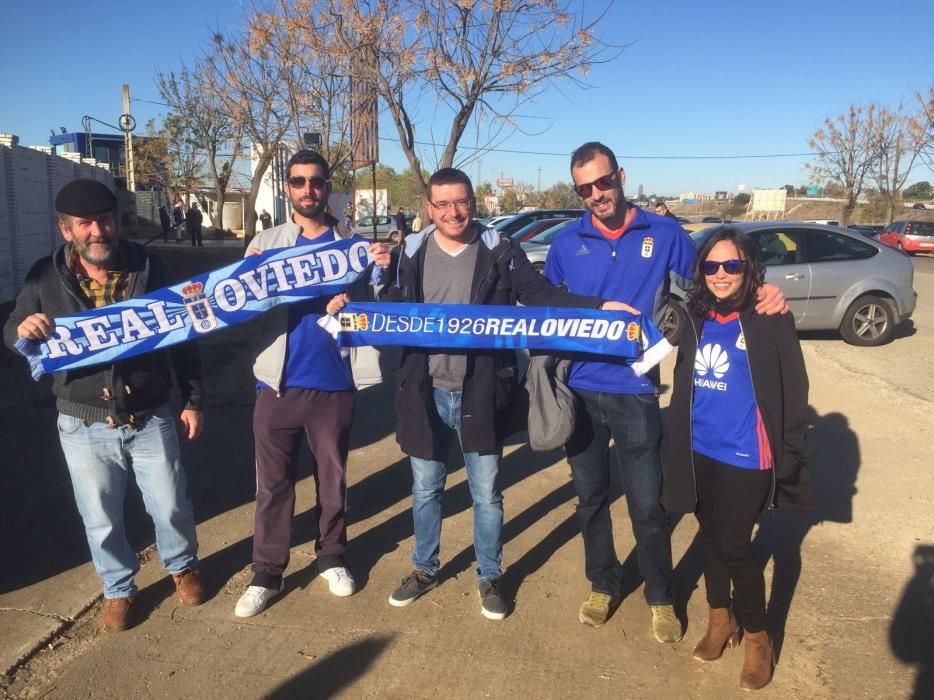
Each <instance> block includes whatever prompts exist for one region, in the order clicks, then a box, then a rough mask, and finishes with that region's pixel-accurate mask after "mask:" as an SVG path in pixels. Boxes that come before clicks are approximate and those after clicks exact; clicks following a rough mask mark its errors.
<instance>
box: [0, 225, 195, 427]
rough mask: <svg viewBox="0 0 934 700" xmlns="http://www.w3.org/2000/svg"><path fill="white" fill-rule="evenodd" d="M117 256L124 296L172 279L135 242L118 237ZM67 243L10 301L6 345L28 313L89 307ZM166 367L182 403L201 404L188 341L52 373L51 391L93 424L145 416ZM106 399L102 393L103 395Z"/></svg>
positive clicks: (156, 399) (161, 390) (163, 397)
mask: <svg viewBox="0 0 934 700" xmlns="http://www.w3.org/2000/svg"><path fill="white" fill-rule="evenodd" d="M119 245H120V255H121V257H122V259H123V261H124V265H125V268H126V269H127V270H128V271H129V280H128V285H127V298H129V297H133V296H137V295H140V294H144V293H145V292H149V291H152V290H154V289H159V288H161V287H166V286H168V285H170V284H171V283H172V281H171V280H170V279H169V272H168V268H167V267H166V265H165V263H164V262H163V261H162V259H161V258H159V257H157V256H155V255H153V254H152V253H150V252H149V251H148V250H147V249H146V248H145V247H143V246H141V245H139V244H138V243H133V242H130V241H123V240H121V241H120V243H119ZM69 249H70V246H69V245H67V244H66V245H62V246H59V247H58V248H57V249H56V250H55V251H54V252H53V253H52V255H51V256H50V257H47V258H42V259H41V260H39V261H38V262H36V263H35V265H33V267H32V269H31V270H30V271H29V274H28V275H27V276H26V282H25V284H24V286H23V289H22V291H21V292H20V293H19V296H17V297H16V306H15V308H14V309H13V312H12V313H11V314H10V318H9V319H8V320H7V322H6V325H5V326H4V327H3V341H4V343H6V345H7V347H9V348H10V349H11V350H12V349H13V345H14V343H15V342H16V340H17V334H16V328H17V326H19V324H20V323H22V321H23V319H25V318H26V317H27V316H29V315H31V314H34V313H39V312H41V313H44V314H46V315H47V316H48V317H49V318H50V319H52V320H53V322H54V319H55V317H57V316H66V315H68V314H74V313H79V312H81V311H84V310H86V309H89V308H91V307H90V304H89V303H88V301H87V298H86V297H85V296H84V293H83V292H82V291H81V288H80V286H79V285H78V278H77V277H76V276H75V274H74V273H73V272H72V271H71V270H69V269H68V266H67V265H66V264H65V261H66V260H67V257H66V256H67V255H68V252H69ZM172 369H174V370H175V376H176V380H177V382H178V387H179V391H180V393H181V398H182V402H183V404H184V407H185V408H193V409H200V408H201V394H202V384H201V356H200V354H199V353H198V346H197V344H196V343H194V342H188V343H183V344H181V345H175V346H173V347H171V348H169V349H168V350H160V351H155V352H150V353H146V354H144V355H137V356H136V357H131V358H128V359H126V360H121V361H119V362H115V363H113V364H108V365H94V366H92V367H86V368H83V369H75V370H68V371H65V372H57V373H55V374H53V375H52V377H53V378H52V391H53V393H54V394H55V396H56V398H57V401H56V406H57V408H58V410H59V411H60V412H61V413H65V414H67V415H72V416H77V417H78V418H81V419H83V420H86V421H89V422H93V423H103V422H107V418H108V417H110V418H111V419H112V420H113V421H114V422H115V423H118V424H124V423H128V422H130V416H131V415H133V416H134V420H137V419H140V418H143V417H145V415H146V414H147V413H148V412H150V411H151V410H153V409H155V408H157V407H158V406H160V405H161V404H162V403H164V402H165V401H167V400H168V398H169V389H170V387H171V382H172ZM108 396H109V397H110V398H105V397H108Z"/></svg>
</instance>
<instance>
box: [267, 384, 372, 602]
mask: <svg viewBox="0 0 934 700" xmlns="http://www.w3.org/2000/svg"><path fill="white" fill-rule="evenodd" d="M353 406H354V394H353V392H352V391H332V392H328V391H315V390H314V389H284V390H283V391H282V392H281V395H280V396H276V392H274V391H273V390H272V389H269V388H265V387H264V388H262V389H260V390H259V391H258V392H257V393H256V406H255V408H254V409H253V438H254V442H255V444H256V520H255V531H254V534H253V574H254V575H253V584H254V585H257V586H265V587H266V588H275V587H277V586H278V582H279V580H280V577H281V576H282V572H283V571H285V568H286V566H288V563H289V548H290V547H291V544H292V517H293V515H294V514H295V478H296V473H295V472H296V461H297V458H298V451H299V447H300V445H301V440H302V439H304V440H306V441H307V442H308V447H309V448H310V449H311V454H312V456H313V457H314V479H315V495H316V496H317V504H316V505H315V516H316V519H317V521H318V540H317V542H315V552H316V553H317V555H318V567H319V570H322V571H323V570H324V569H328V568H330V567H332V566H343V555H344V550H345V549H346V548H347V522H346V515H345V508H346V501H347V452H348V450H349V448H350V424H351V420H352V418H353Z"/></svg>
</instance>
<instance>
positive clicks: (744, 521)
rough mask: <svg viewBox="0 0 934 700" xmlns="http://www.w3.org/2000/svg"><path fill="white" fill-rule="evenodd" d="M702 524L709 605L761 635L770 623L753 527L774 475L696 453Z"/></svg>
mask: <svg viewBox="0 0 934 700" xmlns="http://www.w3.org/2000/svg"><path fill="white" fill-rule="evenodd" d="M694 476H695V478H696V481H697V511H696V512H695V515H696V516H697V521H698V523H700V537H701V545H702V546H703V550H704V580H705V581H706V584H707V602H708V603H709V604H710V607H712V608H728V607H730V582H731V581H732V584H733V594H734V597H735V599H736V603H735V606H734V610H735V611H736V613H737V614H738V616H739V618H740V621H741V624H742V625H743V627H744V628H745V629H746V630H747V631H749V632H761V631H763V630H764V629H765V627H766V620H765V577H764V576H763V574H762V567H760V566H759V565H758V564H756V562H755V560H754V559H753V558H752V542H751V540H752V528H753V526H754V525H755V524H756V518H757V517H758V515H759V513H760V511H761V510H762V507H763V505H765V501H766V499H767V498H768V497H769V491H770V490H771V487H772V472H771V471H757V470H752V469H741V468H740V467H734V466H730V465H729V464H724V463H722V462H718V461H716V460H714V459H711V458H710V457H706V456H704V455H702V454H698V453H697V452H695V453H694Z"/></svg>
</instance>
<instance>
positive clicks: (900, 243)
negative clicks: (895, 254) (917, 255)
mask: <svg viewBox="0 0 934 700" xmlns="http://www.w3.org/2000/svg"><path fill="white" fill-rule="evenodd" d="M895 247H896V248H898V249H899V250H900V251H901V252H902V253H904V254H905V255H908V256H912V255H914V253H912V252H911V251H910V250H905V246H903V245H902V242H901V241H899V242H898V243H896V244H895Z"/></svg>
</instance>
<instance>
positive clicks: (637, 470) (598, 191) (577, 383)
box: [545, 141, 786, 643]
mask: <svg viewBox="0 0 934 700" xmlns="http://www.w3.org/2000/svg"><path fill="white" fill-rule="evenodd" d="M571 178H572V179H573V181H574V189H575V191H576V192H577V195H578V196H579V197H580V198H581V201H582V202H583V203H584V206H585V207H586V209H587V211H586V212H585V213H584V215H583V216H582V217H581V218H580V219H579V220H577V221H575V222H573V223H572V224H569V225H568V226H567V227H566V228H565V229H564V231H562V233H561V235H560V236H558V237H557V238H556V239H555V241H554V243H553V244H552V246H551V250H550V251H549V253H548V258H547V260H546V263H545V276H546V277H547V278H548V279H549V281H551V283H552V284H555V285H565V286H566V287H567V289H568V291H570V292H572V293H575V294H584V295H589V296H598V297H602V298H604V299H618V300H619V301H621V302H625V303H627V304H629V305H630V306H632V307H635V308H636V309H637V310H639V311H640V312H642V313H643V314H646V315H647V316H649V317H650V318H652V319H654V320H655V321H656V322H660V321H661V317H662V315H663V314H664V309H665V306H666V304H667V303H668V294H669V287H670V283H671V278H672V276H674V277H675V278H676V281H677V282H678V283H679V284H680V285H681V286H682V288H687V287H686V285H689V284H690V278H691V270H692V266H693V264H694V259H695V257H696V250H695V248H694V244H693V243H692V242H691V239H690V238H689V237H688V235H687V234H686V233H685V231H684V230H683V229H682V228H681V226H680V225H679V224H678V223H677V221H675V220H673V219H669V218H666V217H664V216H659V215H657V214H654V213H650V212H647V211H643V210H642V209H640V208H638V207H636V206H634V205H632V204H630V203H629V202H627V201H626V198H625V196H624V194H623V185H624V184H625V181H626V173H625V171H624V170H623V169H622V168H621V167H619V164H618V162H617V160H616V156H615V155H614V154H613V151H611V150H610V149H609V148H607V147H606V146H605V145H603V144H602V143H598V142H595V141H594V142H589V143H585V144H584V145H582V146H581V147H580V148H578V149H577V150H576V151H574V153H573V154H572V155H571ZM763 290H764V292H763V294H762V295H760V303H759V305H758V306H757V311H759V312H766V313H777V312H780V311H783V310H785V308H786V307H785V299H784V296H783V295H782V293H781V291H780V290H778V288H777V287H774V286H772V285H766V286H765V287H763ZM658 383H659V374H658V371H657V369H656V370H655V371H653V372H650V373H649V374H648V375H647V376H644V377H638V376H636V375H635V373H634V372H633V370H632V368H631V367H630V366H629V365H628V364H626V363H625V362H624V361H622V360H616V359H612V358H600V359H596V360H585V361H575V362H573V363H572V365H571V371H570V375H569V377H568V384H569V385H570V386H571V388H572V389H573V390H574V394H575V396H576V398H577V416H576V421H575V429H574V433H573V434H572V436H571V439H570V441H569V442H568V444H567V445H566V447H565V450H566V452H567V456H568V462H569V463H570V465H571V476H572V479H573V482H574V487H575V490H576V491H577V495H578V506H577V515H578V521H579V523H580V526H581V533H582V535H583V539H584V559H585V563H584V566H585V573H586V575H587V578H588V579H589V580H590V584H591V593H590V596H589V598H588V599H587V600H586V601H585V602H584V604H583V605H582V606H581V608H580V612H579V615H578V618H579V620H580V622H581V623H582V624H585V625H590V626H592V627H601V626H602V625H603V624H605V623H606V621H607V620H608V619H609V617H610V615H611V614H612V612H613V610H614V609H615V608H616V607H617V606H619V604H620V602H621V596H622V593H623V590H624V587H625V585H624V584H625V583H626V582H624V581H623V573H624V572H623V568H622V566H621V564H620V562H619V559H618V558H617V556H616V549H615V545H614V543H613V526H612V522H611V519H610V493H609V484H610V472H609V445H610V440H611V439H612V442H613V446H614V450H615V451H616V454H617V457H618V459H619V464H620V470H621V476H622V481H623V489H624V491H625V493H626V499H627V505H628V510H629V517H630V520H631V522H632V529H633V534H634V535H635V540H636V554H637V555H638V562H639V573H640V574H641V576H642V578H643V579H644V581H645V590H644V594H645V598H646V601H647V602H648V604H649V606H650V607H651V611H652V628H653V632H654V634H655V637H656V639H657V640H658V641H659V642H662V643H673V642H677V641H679V640H680V639H681V637H682V636H683V634H684V630H683V625H682V623H681V620H680V619H679V617H678V616H677V615H676V613H675V609H674V602H675V601H674V591H673V586H672V563H671V533H670V527H669V522H668V515H667V514H666V513H665V510H664V509H663V508H662V505H661V503H660V501H659V498H660V496H661V485H662V473H661V462H660V459H659V447H660V445H661V437H662V423H661V411H660V409H659V405H658Z"/></svg>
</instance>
